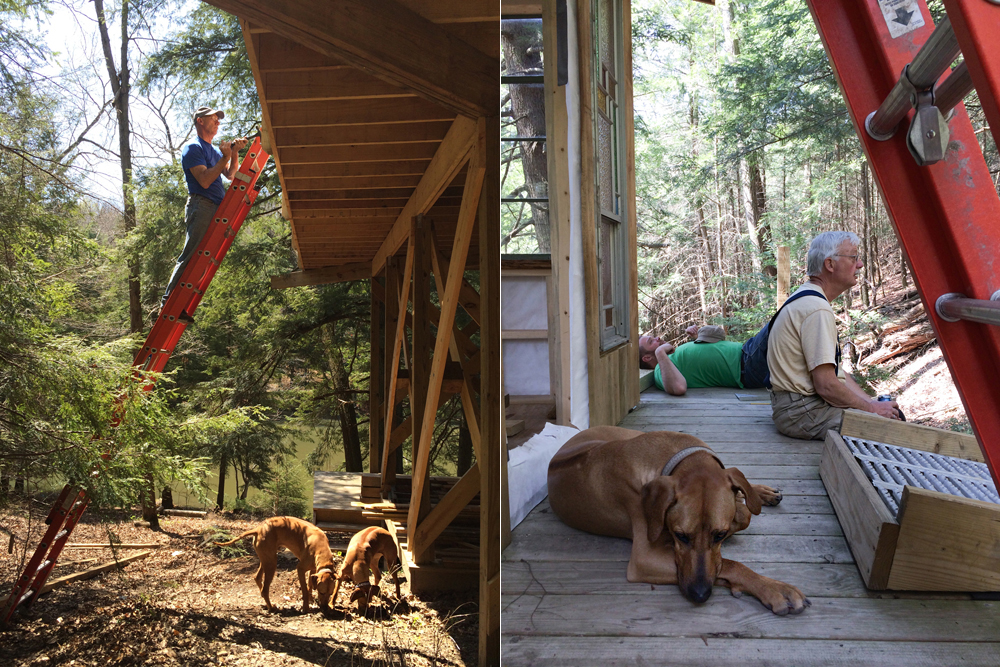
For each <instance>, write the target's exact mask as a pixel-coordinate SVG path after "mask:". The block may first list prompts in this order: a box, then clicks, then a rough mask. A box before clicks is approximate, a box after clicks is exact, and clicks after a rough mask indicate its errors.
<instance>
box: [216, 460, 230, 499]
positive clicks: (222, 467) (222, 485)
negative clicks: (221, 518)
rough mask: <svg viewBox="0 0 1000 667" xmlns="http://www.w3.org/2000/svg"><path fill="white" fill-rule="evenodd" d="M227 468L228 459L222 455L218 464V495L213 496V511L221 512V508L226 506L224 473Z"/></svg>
mask: <svg viewBox="0 0 1000 667" xmlns="http://www.w3.org/2000/svg"><path fill="white" fill-rule="evenodd" d="M227 468H229V457H227V456H226V455H225V454H223V455H222V460H221V461H220V463H219V493H218V494H217V495H216V496H215V509H216V511H222V508H223V507H225V505H226V472H227Z"/></svg>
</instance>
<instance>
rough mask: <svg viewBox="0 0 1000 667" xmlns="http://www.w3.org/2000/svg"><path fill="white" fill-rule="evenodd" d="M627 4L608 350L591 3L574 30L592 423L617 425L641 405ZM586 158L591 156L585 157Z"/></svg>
mask: <svg viewBox="0 0 1000 667" xmlns="http://www.w3.org/2000/svg"><path fill="white" fill-rule="evenodd" d="M630 12H631V3H630V1H629V0H622V17H623V25H622V34H621V38H622V40H623V44H624V52H625V57H624V70H625V76H624V79H623V80H622V100H621V102H622V103H621V114H622V120H623V121H624V127H623V129H624V133H623V134H624V136H623V139H624V140H625V143H626V155H625V162H626V164H625V180H626V183H625V196H626V199H627V202H626V206H627V215H628V220H627V225H628V227H627V229H628V231H627V238H628V243H627V245H628V253H627V258H628V259H627V261H628V262H629V275H628V295H629V296H628V298H629V308H630V310H629V336H630V340H629V342H627V343H625V344H624V345H620V346H619V347H616V348H614V349H613V350H609V351H607V352H602V351H601V328H602V325H601V314H602V311H601V303H600V298H599V296H600V295H599V292H600V289H599V284H600V282H599V276H598V273H597V229H596V225H597V223H596V220H597V215H598V208H597V184H596V174H595V169H596V156H595V155H596V154H595V151H594V141H595V137H594V124H593V118H594V113H595V111H594V108H593V106H592V104H591V102H592V100H591V95H592V87H593V74H592V68H593V67H594V66H595V64H594V60H593V38H594V35H593V29H592V28H593V18H592V13H591V6H590V2H589V1H584V2H581V3H580V4H579V5H577V30H578V31H579V36H580V39H579V44H580V115H581V121H580V128H581V129H580V155H581V156H582V159H581V164H582V176H581V186H580V199H581V203H580V220H581V224H582V226H583V230H582V240H583V262H584V289H585V291H586V311H587V312H586V316H587V370H588V376H589V377H588V381H589V385H590V425H591V426H599V425H615V424H617V423H618V422H619V421H621V420H622V419H623V418H624V417H625V415H627V414H628V411H629V410H630V409H631V408H633V407H634V406H635V405H637V404H638V403H639V352H638V345H637V344H636V342H637V341H638V313H637V309H638V299H639V292H638V272H637V271H638V269H637V266H636V262H637V260H636V256H637V251H636V220H635V147H634V138H633V137H634V134H633V133H634V126H633V121H632V109H633V106H632V50H631V49H632V47H631V45H632V35H631V20H630V18H629V17H630ZM588 156H591V157H590V159H588Z"/></svg>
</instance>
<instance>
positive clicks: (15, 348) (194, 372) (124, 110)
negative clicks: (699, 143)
mask: <svg viewBox="0 0 1000 667" xmlns="http://www.w3.org/2000/svg"><path fill="white" fill-rule="evenodd" d="M53 31H55V34H53ZM59 34H62V35H63V36H64V38H63V41H60V37H59ZM70 35H72V36H73V37H70ZM75 38H78V39H79V43H77V39H75ZM52 43H56V44H57V45H58V44H60V43H62V44H64V45H65V46H64V47H63V48H59V47H58V46H57V47H55V48H52V47H50V46H48V45H49V44H52ZM0 105H2V113H0V253H2V255H0V502H2V501H3V500H4V498H6V497H8V495H9V494H10V493H12V492H23V491H32V490H33V489H37V488H43V489H44V488H46V484H49V485H51V484H59V485H61V484H62V483H63V482H64V481H65V480H66V479H69V478H72V479H76V480H82V479H91V480H92V482H93V485H94V486H93V490H92V493H91V495H92V497H93V500H94V502H96V503H97V504H99V505H124V506H126V507H128V506H131V505H133V504H134V503H135V502H136V499H137V498H140V499H141V501H142V503H143V506H144V510H143V514H144V516H145V518H147V519H148V520H151V521H153V522H155V511H154V510H155V504H156V498H157V497H158V496H159V493H160V491H161V490H162V489H163V487H164V486H173V488H174V489H175V491H176V490H178V489H181V488H187V489H189V490H191V491H193V492H194V493H195V494H196V495H197V496H199V497H200V499H201V501H202V502H205V503H208V504H211V503H212V501H213V500H214V501H215V504H216V505H217V506H220V507H221V506H223V505H225V506H227V507H233V506H235V507H237V508H243V509H248V508H249V509H260V510H262V511H267V512H270V513H276V514H298V515H300V516H301V515H304V514H305V513H306V511H307V509H308V508H307V506H306V503H305V489H304V486H305V484H306V483H308V484H309V487H310V488H311V482H306V480H308V479H309V477H308V476H307V475H306V474H305V473H306V472H307V471H308V472H311V471H313V470H316V469H326V470H330V469H333V470H335V469H338V468H339V469H343V470H348V471H358V472H360V471H362V470H363V469H365V468H366V467H367V457H368V435H367V424H368V420H369V417H370V416H369V414H368V402H367V392H368V366H369V326H370V319H371V316H370V303H371V297H370V294H369V291H368V290H369V287H368V285H367V284H366V283H365V282H357V283H340V284H333V285H324V286H318V287H311V288H299V289H286V290H275V289H272V288H271V284H270V279H269V277H270V276H272V275H276V274H283V273H288V272H290V271H293V270H295V269H297V262H296V259H295V255H294V252H293V251H292V247H291V233H290V229H289V226H288V223H287V222H285V221H284V220H283V219H282V218H281V217H280V183H279V181H278V178H277V175H276V173H275V170H274V168H273V163H271V164H270V166H269V168H268V169H267V170H266V171H265V172H264V174H263V175H262V176H261V180H263V181H264V183H265V185H264V187H263V189H262V191H261V193H260V196H259V197H258V199H257V201H256V204H255V206H254V207H253V209H252V210H251V212H250V214H249V216H248V217H247V220H246V222H245V224H244V225H243V227H242V231H241V233H240V234H239V235H238V236H237V238H236V240H235V242H234V243H233V245H232V247H231V249H230V251H229V253H228V255H227V257H226V260H225V262H224V263H223V264H222V266H221V268H220V270H219V271H218V273H217V274H216V277H215V278H214V280H213V282H212V286H211V289H210V291H209V292H208V293H207V295H206V298H205V300H204V301H203V302H202V304H201V305H200V307H199V309H198V311H197V318H196V319H197V322H196V324H195V325H193V326H190V327H188V328H187V331H186V332H185V335H184V336H183V337H182V338H181V340H180V342H179V344H178V346H177V348H176V349H175V351H174V353H173V356H172V358H171V360H170V362H169V363H168V365H167V368H166V371H165V374H164V376H163V377H161V378H160V379H159V380H158V382H157V384H156V390H155V391H143V385H144V382H143V381H142V380H141V379H140V378H137V377H135V376H134V375H133V373H132V371H131V362H132V359H133V357H134V354H135V351H136V349H137V345H139V344H141V342H142V340H143V339H144V337H145V335H146V334H147V333H148V331H149V328H150V326H151V321H150V314H151V313H153V312H155V311H156V309H157V308H156V307H157V306H158V304H159V299H160V296H161V295H162V293H163V290H164V288H165V286H166V284H167V281H168V279H169V277H170V274H171V271H172V270H173V267H174V262H175V260H176V257H177V255H178V254H179V253H180V249H181V247H182V245H183V243H184V236H185V229H184V223H183V219H184V204H185V200H186V196H187V190H186V186H185V184H184V178H183V172H182V169H181V166H180V157H181V150H182V148H183V146H184V145H185V144H186V143H188V142H190V141H191V140H192V139H193V137H194V131H193V123H192V113H193V109H195V108H197V107H199V106H206V105H207V106H212V107H214V108H217V109H221V110H224V111H225V119H224V121H223V125H222V129H221V130H220V132H219V135H218V136H217V137H216V142H218V141H219V140H224V139H232V138H235V137H239V136H251V135H253V134H254V133H255V132H257V131H258V129H259V126H260V122H261V121H260V118H261V112H260V107H259V99H258V97H257V94H256V87H255V84H254V80H253V76H252V72H251V71H250V66H249V60H248V58H247V54H246V49H245V45H244V40H243V34H242V31H241V30H240V27H239V24H238V22H237V20H236V18H235V17H233V16H231V15H229V14H226V13H225V12H222V11H221V10H218V9H216V8H214V7H211V6H209V5H206V4H204V3H200V2H192V1H189V0H170V1H167V2H163V1H162V0H155V1H152V0H113V1H112V2H109V3H108V4H107V5H105V3H104V2H103V0H95V1H93V2H85V1H83V0H67V1H66V2H61V3H60V2H54V1H53V2H49V1H48V0H0ZM109 174H110V175H111V180H112V181H114V183H115V186H116V190H112V191H111V192H110V194H109V190H108V187H107V186H106V183H107V182H108V180H109ZM113 411H114V413H115V414H116V415H117V416H118V417H120V423H119V425H118V426H117V427H116V428H112V427H111V424H112V421H113ZM442 414H443V415H444V417H443V418H439V420H438V426H437V430H436V433H435V438H434V444H433V447H432V452H431V470H432V472H433V473H435V474H442V473H449V474H455V473H456V472H458V473H459V474H461V473H462V472H464V470H466V469H468V468H469V467H470V466H471V465H472V443H471V438H469V437H468V433H467V431H465V429H464V422H463V420H462V416H461V409H460V405H459V404H458V402H457V401H456V402H455V405H451V404H449V405H447V406H446V407H445V408H444V412H443V413H442ZM405 416H406V414H405V409H404V410H403V412H402V413H401V414H400V415H399V417H400V418H405ZM303 440H305V441H306V442H308V441H309V440H313V441H315V447H314V448H313V449H312V451H311V452H309V453H308V456H306V457H303V456H302V451H301V447H300V448H299V450H300V451H299V452H296V443H298V442H301V441H303ZM407 451H408V450H407ZM297 453H298V455H299V458H296V454H297ZM105 454H110V455H109V456H105ZM302 458H304V460H299V459H302ZM402 459H403V457H401V461H402V466H403V469H402V470H400V472H409V461H408V460H405V461H403V460H402ZM303 466H304V467H305V468H306V470H303ZM94 471H99V472H100V474H92V473H93V472H94ZM226 471H232V472H233V475H232V477H231V479H233V480H235V484H236V490H235V495H236V498H235V500H232V499H230V500H226V499H225V498H224V491H225V489H224V485H225V483H226V482H225V479H226V475H225V472H226ZM213 473H217V474H218V477H219V480H220V481H219V483H218V486H217V487H215V486H213V487H212V488H209V487H208V485H207V484H206V480H207V479H208V478H209V477H210V475H212V474H213ZM250 489H259V490H262V491H263V492H264V493H263V494H261V493H257V494H256V496H257V497H256V498H255V496H254V494H248V492H249V490H250Z"/></svg>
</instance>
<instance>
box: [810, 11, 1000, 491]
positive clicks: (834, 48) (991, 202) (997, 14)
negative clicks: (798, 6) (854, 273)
mask: <svg viewBox="0 0 1000 667" xmlns="http://www.w3.org/2000/svg"><path fill="white" fill-rule="evenodd" d="M808 3H809V7H810V9H811V11H812V14H813V18H814V19H815V22H816V26H817V28H818V29H819V33H820V35H821V36H822V38H823V44H824V46H825V47H826V52H827V55H828V56H829V58H830V62H831V64H832V65H833V69H834V72H835V73H836V75H837V80H838V82H839V83H840V88H841V90H842V91H843V94H844V100H845V101H846V102H847V106H848V108H849V110H850V112H851V118H852V119H853V121H854V127H855V129H856V130H857V133H858V136H859V138H860V139H861V143H862V146H863V147H864V150H865V154H866V155H867V156H868V160H869V162H870V163H871V166H872V172H873V173H874V175H875V178H876V179H877V181H878V184H879V189H880V191H881V194H882V198H883V201H884V202H885V205H886V209H887V210H888V213H889V217H890V219H891V220H892V223H893V226H894V227H895V230H896V235H897V237H898V238H899V241H900V246H901V247H902V249H903V252H904V253H906V257H907V258H908V259H909V263H910V266H911V267H912V269H913V276H914V281H915V283H916V285H917V288H918V290H919V291H920V296H921V298H922V299H923V302H924V306H925V308H926V311H927V314H928V316H929V317H930V321H931V325H932V326H933V327H934V331H935V333H936V334H937V337H938V341H939V343H940V346H941V351H942V353H943V354H944V358H945V360H946V361H947V362H948V366H949V368H950V369H951V373H952V376H953V377H954V379H955V385H956V386H957V388H958V392H959V394H960V396H961V397H962V402H963V403H964V405H965V410H966V412H967V413H968V415H969V419H970V421H971V422H972V428H973V430H974V431H975V433H976V437H977V438H978V439H979V445H980V448H981V449H982V450H983V454H984V456H985V458H986V462H987V464H988V465H989V468H990V472H991V473H992V475H993V479H994V481H995V482H996V483H997V486H998V487H1000V326H997V325H1000V198H998V197H997V192H996V186H995V184H994V182H993V180H992V179H991V177H990V173H989V169H988V167H987V165H986V162H985V160H984V159H983V153H982V151H981V150H980V147H979V142H978V141H977V139H976V135H975V133H974V131H973V128H972V124H971V122H970V121H969V116H968V115H967V114H966V112H965V107H964V105H962V103H961V100H962V98H963V97H965V95H966V94H967V93H969V92H970V91H971V90H972V88H973V87H975V89H976V91H977V92H978V94H979V99H980V101H981V102H982V105H983V110H984V111H985V114H986V119H987V121H988V123H989V126H990V129H991V130H992V132H993V138H994V139H995V140H996V141H997V144H998V145H1000V105H998V100H1000V48H998V46H997V45H998V44H1000V4H998V3H997V1H996V0H944V5H945V9H946V10H947V17H946V18H945V19H943V20H942V21H941V22H940V23H939V25H938V26H937V27H935V26H934V24H933V20H932V18H931V15H930V12H929V11H928V9H927V5H926V4H925V2H924V0H902V1H900V0H808ZM959 55H961V56H962V57H963V59H964V61H963V63H962V65H960V66H959V67H957V68H956V69H955V70H954V71H950V69H949V66H950V65H951V63H952V62H953V61H954V60H955V58H957V57H958V56H959ZM904 68H906V69H905V70H904ZM901 72H902V75H901ZM943 75H946V76H943ZM952 108H953V109H954V116H953V117H951V118H950V120H947V117H948V116H947V115H948V111H949V109H952ZM876 110H877V112H876ZM897 125H898V131H897ZM921 165H924V166H921Z"/></svg>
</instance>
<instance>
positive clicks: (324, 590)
mask: <svg viewBox="0 0 1000 667" xmlns="http://www.w3.org/2000/svg"><path fill="white" fill-rule="evenodd" d="M251 535H252V536H253V548H254V550H255V551H256V552H257V557H258V558H260V567H259V568H258V569H257V574H256V575H254V581H256V582H257V588H259V589H260V596H261V597H262V598H264V603H265V604H266V605H267V608H268V610H269V611H273V610H274V605H272V604H271V596H270V590H271V580H272V579H274V571H275V570H276V569H277V568H278V549H279V548H280V547H287V548H288V550H289V551H291V552H292V553H293V554H295V557H296V558H298V559H299V568H298V570H299V587H300V588H301V589H302V611H303V612H307V611H309V601H310V599H311V596H310V591H316V597H317V598H318V600H319V606H320V609H323V610H325V609H327V607H328V604H329V601H330V598H331V593H332V592H333V591H334V590H335V588H336V586H335V585H334V582H333V554H332V553H330V541H329V539H327V537H326V533H324V532H323V531H322V530H320V529H319V528H317V527H316V526H314V525H313V524H311V523H309V522H307V521H303V520H302V519H296V518H295V517H293V516H276V517H272V518H270V519H267V520H266V521H264V522H263V523H261V524H260V525H259V526H257V527H256V528H254V529H253V530H248V531H247V532H245V533H243V534H242V535H240V536H239V537H237V538H236V539H234V540H230V541H228V542H216V543H215V544H216V546H220V547H221V546H226V545H228V544H235V543H236V542H239V541H240V540H242V539H243V538H244V537H250V536H251ZM307 582H308V584H307Z"/></svg>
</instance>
